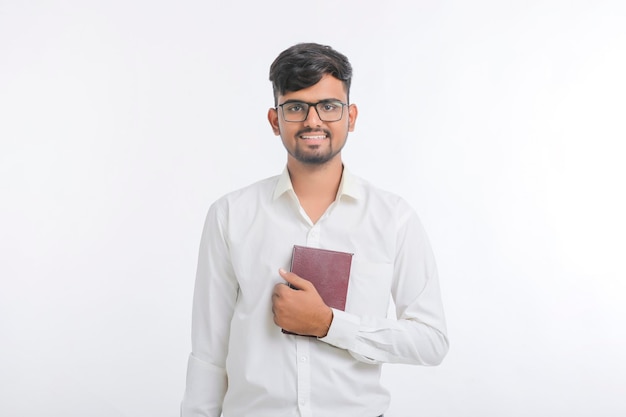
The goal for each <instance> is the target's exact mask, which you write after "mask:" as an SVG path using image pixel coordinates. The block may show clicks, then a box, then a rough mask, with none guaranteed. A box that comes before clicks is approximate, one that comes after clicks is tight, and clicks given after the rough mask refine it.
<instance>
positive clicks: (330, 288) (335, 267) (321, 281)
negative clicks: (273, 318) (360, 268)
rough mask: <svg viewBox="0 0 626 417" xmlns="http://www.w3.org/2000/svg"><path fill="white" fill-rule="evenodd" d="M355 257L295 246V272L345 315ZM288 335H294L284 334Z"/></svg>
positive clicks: (293, 260) (330, 305) (293, 270)
mask: <svg viewBox="0 0 626 417" xmlns="http://www.w3.org/2000/svg"><path fill="white" fill-rule="evenodd" d="M352 255H353V254H352V253H348V252H340V251H333V250H328V249H320V248H312V247H308V246H298V245H294V247H293V254H292V257H291V272H293V273H294V274H296V275H298V276H299V277H301V278H304V279H306V280H307V281H311V283H313V285H314V286H315V289H316V290H317V292H318V293H319V295H320V297H322V300H324V303H326V305H327V306H329V307H332V308H336V309H338V310H342V311H344V310H345V308H346V298H347V295H348V284H349V281H350V267H351V266H352ZM282 332H283V333H286V334H294V333H292V332H288V331H286V330H284V329H283V330H282Z"/></svg>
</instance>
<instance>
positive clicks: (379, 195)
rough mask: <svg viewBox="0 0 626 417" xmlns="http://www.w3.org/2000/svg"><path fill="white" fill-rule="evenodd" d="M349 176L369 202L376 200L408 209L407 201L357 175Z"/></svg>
mask: <svg viewBox="0 0 626 417" xmlns="http://www.w3.org/2000/svg"><path fill="white" fill-rule="evenodd" d="M350 175H351V176H352V178H353V181H354V183H355V185H356V186H357V187H359V188H360V189H361V190H362V192H363V193H364V194H365V196H366V197H367V198H368V199H369V200H370V201H371V200H376V201H379V202H381V203H386V204H389V205H392V206H402V207H403V208H409V207H410V206H409V203H408V201H407V200H406V199H405V198H404V197H403V196H401V195H400V194H398V193H396V192H394V191H391V190H389V189H386V188H383V187H381V186H379V185H377V184H375V183H373V182H371V181H370V180H368V179H366V178H364V177H361V176H359V175H355V174H353V173H351V174H350Z"/></svg>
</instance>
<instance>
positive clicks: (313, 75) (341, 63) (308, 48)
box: [270, 43, 352, 105]
mask: <svg viewBox="0 0 626 417" xmlns="http://www.w3.org/2000/svg"><path fill="white" fill-rule="evenodd" d="M326 74H330V75H332V76H333V77H335V78H337V79H338V80H340V81H342V82H343V85H344V87H345V89H346V93H347V94H348V95H349V94H350V82H351V80H352V66H351V65H350V62H349V61H348V58H346V56H345V55H343V54H341V53H339V52H337V51H335V50H334V49H333V48H331V47H330V46H326V45H320V44H317V43H298V44H296V45H293V46H292V47H290V48H287V49H285V50H284V51H283V52H281V53H280V55H278V57H277V58H276V59H275V60H274V62H273V63H272V65H271V66H270V81H271V82H272V88H273V90H274V104H275V105H276V104H278V102H277V100H278V96H279V95H281V94H285V93H287V92H292V91H298V90H302V89H303V88H307V87H311V86H312V85H314V84H317V83H318V82H319V80H321V79H322V77H323V76H324V75H326Z"/></svg>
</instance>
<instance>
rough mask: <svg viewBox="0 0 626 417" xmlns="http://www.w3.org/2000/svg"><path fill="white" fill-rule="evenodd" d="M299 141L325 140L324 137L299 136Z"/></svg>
mask: <svg viewBox="0 0 626 417" xmlns="http://www.w3.org/2000/svg"><path fill="white" fill-rule="evenodd" d="M300 139H304V140H323V139H326V135H301V136H300Z"/></svg>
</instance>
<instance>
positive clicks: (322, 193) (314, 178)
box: [287, 157, 343, 223]
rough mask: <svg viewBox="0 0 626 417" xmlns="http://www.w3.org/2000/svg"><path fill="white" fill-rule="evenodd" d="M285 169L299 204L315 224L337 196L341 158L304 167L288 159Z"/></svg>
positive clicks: (341, 165)
mask: <svg viewBox="0 0 626 417" xmlns="http://www.w3.org/2000/svg"><path fill="white" fill-rule="evenodd" d="M287 169H288V170H289V176H290V178H291V184H292V185H293V190H294V192H295V193H296V195H297V196H298V200H299V201H300V204H301V205H302V207H303V208H304V210H305V211H306V213H307V214H308V215H309V217H310V218H311V220H312V221H313V222H314V223H315V222H317V220H318V219H319V218H320V217H321V216H322V214H324V212H325V211H326V209H327V208H328V206H330V205H331V204H332V203H333V201H335V197H336V196H337V190H338V189H339V184H340V183H341V175H342V173H343V163H342V162H341V158H339V157H337V158H334V159H333V160H331V161H328V162H327V163H325V164H322V165H305V164H302V163H299V162H297V161H294V160H292V159H291V158H290V159H289V160H288V161H287Z"/></svg>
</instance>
